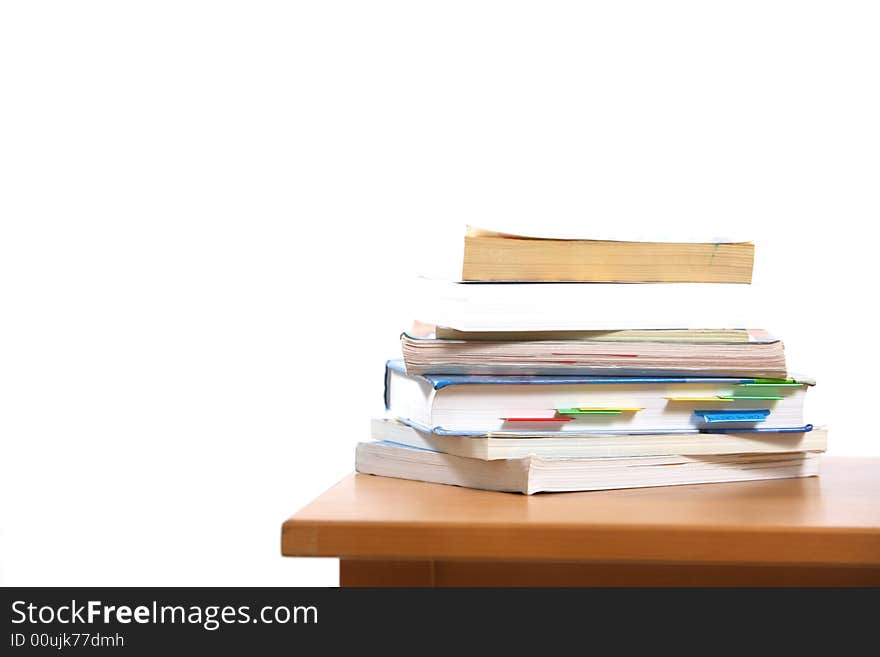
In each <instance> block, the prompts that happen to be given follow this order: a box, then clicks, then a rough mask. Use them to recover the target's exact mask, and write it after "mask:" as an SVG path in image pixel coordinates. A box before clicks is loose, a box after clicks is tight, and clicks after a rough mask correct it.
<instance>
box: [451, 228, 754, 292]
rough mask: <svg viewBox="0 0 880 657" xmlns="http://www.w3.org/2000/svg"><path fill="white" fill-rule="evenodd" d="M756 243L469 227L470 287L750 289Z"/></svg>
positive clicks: (465, 272)
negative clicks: (562, 235)
mask: <svg viewBox="0 0 880 657" xmlns="http://www.w3.org/2000/svg"><path fill="white" fill-rule="evenodd" d="M754 257H755V246H754V244H752V243H751V242H733V243H721V242H715V243H695V242H688V243H686V242H618V241H611V240H590V239H551V238H542V237H527V236H523V235H511V234H509V233H498V232H494V231H488V230H483V229H481V228H475V227H472V226H468V227H467V232H466V234H465V238H464V265H463V267H462V280H465V281H516V282H550V281H573V282H591V283H598V282H609V283H751V281H752V266H753V263H754Z"/></svg>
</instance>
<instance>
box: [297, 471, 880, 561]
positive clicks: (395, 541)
mask: <svg viewBox="0 0 880 657" xmlns="http://www.w3.org/2000/svg"><path fill="white" fill-rule="evenodd" d="M281 550H282V554H284V555H286V556H320V557H343V558H381V559H388V558H395V559H491V560H530V561H534V560H539V561H622V562H627V561H628V562H666V563H730V564H794V565H818V564H826V565H827V564H841V565H843V564H847V565H871V566H876V565H878V564H880V459H855V458H833V457H826V458H825V459H824V460H823V462H822V464H821V474H820V476H819V477H810V478H806V479H783V480H771V481H750V482H736V483H725V484H700V485H690V486H667V487H658V488H634V489H626V490H613V491H597V492H587V493H551V494H542V495H533V496H525V495H518V494H512V493H496V492H488V491H478V490H470V489H466V488H459V487H456V486H445V485H441V484H428V483H422V482H415V481H406V480H402V479H391V478H387V477H378V476H372V475H362V474H353V475H350V476H349V477H347V478H346V479H343V480H342V481H341V482H339V483H338V484H336V485H335V486H334V487H333V488H331V489H330V490H328V491H327V492H325V493H324V494H323V495H321V496H320V497H319V498H317V499H316V500H315V501H314V502H312V503H311V504H309V505H308V506H307V507H305V508H304V509H302V510H301V511H300V512H299V513H297V514H296V515H295V516H293V517H292V518H290V519H289V520H287V522H285V523H284V527H283V530H282V542H281Z"/></svg>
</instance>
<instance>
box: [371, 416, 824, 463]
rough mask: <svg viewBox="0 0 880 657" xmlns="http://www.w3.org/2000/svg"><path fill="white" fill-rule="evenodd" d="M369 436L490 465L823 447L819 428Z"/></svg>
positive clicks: (389, 432)
mask: <svg viewBox="0 0 880 657" xmlns="http://www.w3.org/2000/svg"><path fill="white" fill-rule="evenodd" d="M370 435H371V437H372V438H373V440H376V441H379V442H392V443H397V444H399V445H407V446H409V447H418V448H421V449H428V450H431V451H435V452H442V453H444V454H452V455H454V456H462V457H465V458H472V459H482V460H484V461H495V460H498V459H516V458H524V457H526V456H541V457H554V458H563V457H564V458H598V457H602V458H607V457H616V458H619V457H627V456H666V455H670V454H679V455H686V456H705V455H711V454H747V453H755V454H757V453H779V452H823V451H825V449H826V446H827V439H828V435H827V431H826V429H825V428H824V427H819V428H813V427H812V426H811V425H806V426H804V427H800V428H797V429H792V430H782V431H772V430H770V431H751V432H740V433H737V432H736V430H731V432H730V433H721V432H716V433H698V432H693V433H666V434H632V435H629V434H627V435H621V434H602V433H575V434H572V433H566V434H564V435H562V436H560V435H558V434H554V433H540V432H535V433H531V434H529V433H517V432H512V431H496V432H489V433H486V434H483V435H479V436H474V435H465V436H462V435H452V434H446V433H433V432H430V431H425V430H420V429H417V428H415V427H412V426H409V425H406V424H404V423H403V422H400V421H398V420H394V419H389V418H384V419H376V420H373V421H372V422H371V424H370Z"/></svg>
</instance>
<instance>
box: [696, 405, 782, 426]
mask: <svg viewBox="0 0 880 657" xmlns="http://www.w3.org/2000/svg"><path fill="white" fill-rule="evenodd" d="M694 415H697V416H700V417H702V418H703V421H704V422H708V423H709V424H713V423H715V422H763V421H764V420H766V419H767V416H768V415H770V411H769V409H766V408H762V409H750V410H747V411H711V410H709V411H707V410H703V411H694Z"/></svg>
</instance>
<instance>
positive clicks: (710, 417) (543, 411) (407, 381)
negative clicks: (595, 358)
mask: <svg viewBox="0 0 880 657" xmlns="http://www.w3.org/2000/svg"><path fill="white" fill-rule="evenodd" d="M813 383H814V382H813V381H812V380H810V379H806V378H803V377H801V378H793V379H760V378H730V377H610V376H573V375H568V376H497V375H491V376H490V375H457V374H440V375H438V374H425V375H420V374H412V373H409V372H407V371H406V368H405V366H404V364H403V362H402V361H399V360H397V361H388V363H387V364H386V372H385V406H386V409H388V411H389V413H390V414H391V415H392V416H394V417H397V418H402V419H405V420H409V421H411V422H412V423H414V424H417V425H419V426H423V427H426V428H427V429H428V430H430V431H434V430H437V429H443V430H446V431H450V432H478V433H486V432H490V431H503V430H511V429H517V430H535V429H537V428H540V430H542V431H559V432H569V431H573V432H578V431H580V432H583V431H586V430H589V431H592V432H596V433H602V432H606V431H611V432H616V433H637V432H642V433H653V432H669V431H695V430H706V431H708V430H715V429H729V428H752V427H760V428H768V429H769V428H773V429H789V428H795V427H802V426H803V425H804V421H803V402H804V397H805V395H806V390H807V388H808V387H809V386H810V385H813Z"/></svg>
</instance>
